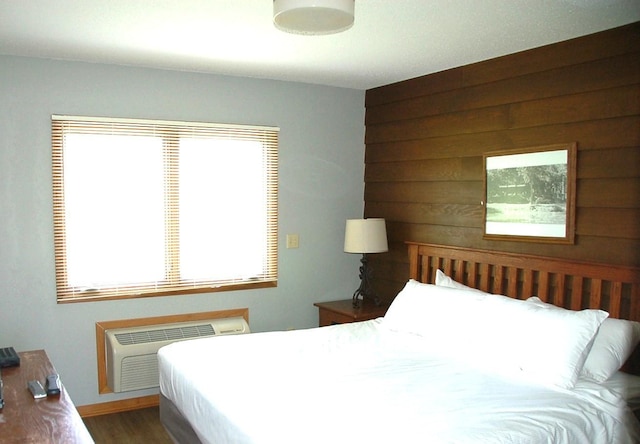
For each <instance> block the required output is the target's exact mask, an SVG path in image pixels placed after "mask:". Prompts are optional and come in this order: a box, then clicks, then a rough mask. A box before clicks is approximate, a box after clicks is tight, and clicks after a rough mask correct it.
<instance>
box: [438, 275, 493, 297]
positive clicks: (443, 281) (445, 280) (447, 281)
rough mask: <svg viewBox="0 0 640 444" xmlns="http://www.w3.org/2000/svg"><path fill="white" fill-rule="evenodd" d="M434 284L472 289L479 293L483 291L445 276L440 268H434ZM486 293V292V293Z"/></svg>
mask: <svg viewBox="0 0 640 444" xmlns="http://www.w3.org/2000/svg"><path fill="white" fill-rule="evenodd" d="M436 285H438V286H440V287H449V288H457V289H460V290H472V291H478V292H480V293H485V292H484V291H482V290H478V289H477V288H472V287H468V286H466V285H464V284H461V283H460V282H458V281H454V280H453V279H451V277H449V276H447V275H446V274H445V273H444V272H443V271H442V270H440V269H437V270H436ZM486 294H488V293H486Z"/></svg>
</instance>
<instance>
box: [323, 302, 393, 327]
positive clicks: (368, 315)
mask: <svg viewBox="0 0 640 444" xmlns="http://www.w3.org/2000/svg"><path fill="white" fill-rule="evenodd" d="M313 305H315V306H316V307H318V317H319V325H320V327H324V326H327V325H333V324H346V323H348V322H358V321H368V320H369V319H375V318H379V317H380V316H384V314H385V313H386V312H387V308H389V306H388V305H381V306H377V305H375V304H372V303H363V302H362V301H360V306H359V307H358V308H353V301H352V300H351V299H346V300H343V301H333V302H316V303H315V304H313Z"/></svg>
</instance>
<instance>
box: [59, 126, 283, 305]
mask: <svg viewBox="0 0 640 444" xmlns="http://www.w3.org/2000/svg"><path fill="white" fill-rule="evenodd" d="M52 148H53V211H54V240H55V256H56V284H57V297H58V302H71V301H79V300H82V301H86V300H92V299H113V298H128V297H138V296H157V295H167V294H183V293H197V292H211V291H220V290H231V289H240V288H251V287H267V286H275V285H276V282H277V262H278V261H277V223H278V221H277V214H278V209H277V205H278V199H277V187H278V171H277V162H278V159H277V156H278V154H277V148H278V128H273V127H250V126H237V125H217V124H205V123H189V122H166V121H150V120H133V119H107V118H86V117H67V116H53V117H52Z"/></svg>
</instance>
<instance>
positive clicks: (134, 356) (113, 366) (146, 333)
mask: <svg viewBox="0 0 640 444" xmlns="http://www.w3.org/2000/svg"><path fill="white" fill-rule="evenodd" d="M244 333H250V330H249V324H247V321H245V319H244V318H243V317H242V316H238V317H230V318H216V319H210V320H204V321H195V322H178V323H173V324H159V325H147V326H140V327H127V328H118V329H113V330H105V349H106V350H105V360H106V364H107V384H108V385H109V387H111V389H112V390H113V391H114V392H116V393H118V392H124V391H129V390H142V389H148V388H153V387H157V386H158V383H159V381H158V357H157V352H158V350H159V349H160V348H161V347H164V346H165V345H169V344H171V343H173V342H175V341H184V340H188V339H197V338H201V337H210V336H224V335H238V334H244Z"/></svg>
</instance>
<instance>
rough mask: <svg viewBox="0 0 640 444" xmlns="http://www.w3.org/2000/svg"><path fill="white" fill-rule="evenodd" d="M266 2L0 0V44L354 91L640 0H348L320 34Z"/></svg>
mask: <svg viewBox="0 0 640 444" xmlns="http://www.w3.org/2000/svg"><path fill="white" fill-rule="evenodd" d="M272 9H273V6H272V1H271V0H0V54H8V55H19V56H31V57H44V58H52V59H64V60H81V61H88V62H98V63H112V64H121V65H131V66H144V67H156V68H165V69H174V70H185V71H198V72H208V73H217V74H227V75H234V76H245V77H257V78H267V79H278V80H287V81H297V82H306V83H316V84H323V85H332V86H340V87H347V88H355V89H362V90H364V89H369V88H373V87H376V86H381V85H386V84H389V83H393V82H397V81H400V80H405V79H408V78H413V77H417V76H420V75H423V74H429V73H433V72H438V71H442V70H445V69H449V68H453V67H456V66H462V65H466V64H469V63H473V62H477V61H481V60H486V59H489V58H493V57H497V56H501V55H505V54H509V53H513V52H517V51H522V50H525V49H529V48H534V47H538V46H543V45H547V44H550V43H554V42H558V41H562V40H567V39H570V38H574V37H578V36H582V35H586V34H591V33H594V32H598V31H602V30H605V29H609V28H614V27H617V26H621V25H624V24H627V23H631V22H635V21H640V0H356V6H355V11H356V12H355V14H356V19H355V24H354V26H353V28H351V29H350V30H348V31H346V32H343V33H340V34H334V35H328V36H301V35H295V34H287V33H283V32H282V31H279V30H277V29H276V28H275V27H274V26H273V23H272Z"/></svg>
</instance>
